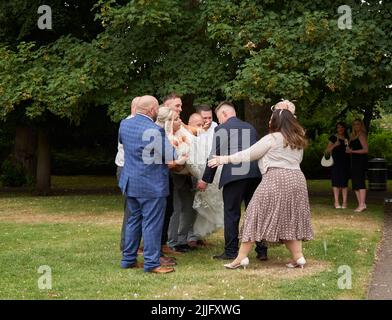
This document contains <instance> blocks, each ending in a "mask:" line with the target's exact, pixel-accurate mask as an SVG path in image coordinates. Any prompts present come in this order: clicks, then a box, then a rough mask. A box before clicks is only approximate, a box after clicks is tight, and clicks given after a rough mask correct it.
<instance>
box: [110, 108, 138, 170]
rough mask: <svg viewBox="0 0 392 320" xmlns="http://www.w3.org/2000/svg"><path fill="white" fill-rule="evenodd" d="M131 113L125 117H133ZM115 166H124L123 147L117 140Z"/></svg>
mask: <svg viewBox="0 0 392 320" xmlns="http://www.w3.org/2000/svg"><path fill="white" fill-rule="evenodd" d="M133 117H134V116H133V115H130V116H128V117H126V119H131V118H133ZM114 163H115V164H116V166H117V167H123V166H124V147H123V145H122V144H121V143H120V142H119V143H118V145H117V155H116V160H115V161H114Z"/></svg>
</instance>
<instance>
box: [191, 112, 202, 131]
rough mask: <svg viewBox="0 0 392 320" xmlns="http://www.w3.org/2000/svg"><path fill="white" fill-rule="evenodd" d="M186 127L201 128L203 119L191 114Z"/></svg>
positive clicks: (196, 114) (198, 115)
mask: <svg viewBox="0 0 392 320" xmlns="http://www.w3.org/2000/svg"><path fill="white" fill-rule="evenodd" d="M188 125H190V126H191V127H195V128H203V126H204V120H203V117H202V116H201V115H200V114H198V113H193V114H191V116H190V117H189V121H188Z"/></svg>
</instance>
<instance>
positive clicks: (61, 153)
mask: <svg viewBox="0 0 392 320" xmlns="http://www.w3.org/2000/svg"><path fill="white" fill-rule="evenodd" d="M115 156H116V153H109V152H107V151H106V150H102V149H87V148H86V149H73V150H72V149H68V150H58V151H54V152H53V153H52V174H54V175H83V174H87V175H110V174H111V175H114V174H115V172H116V165H115V163H114V158H115Z"/></svg>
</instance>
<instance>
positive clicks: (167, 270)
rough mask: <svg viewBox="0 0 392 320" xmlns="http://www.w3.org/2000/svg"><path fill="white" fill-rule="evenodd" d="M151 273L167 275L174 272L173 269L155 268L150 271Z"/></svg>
mask: <svg viewBox="0 0 392 320" xmlns="http://www.w3.org/2000/svg"><path fill="white" fill-rule="evenodd" d="M150 272H151V273H169V272H174V268H167V267H157V268H155V269H152V270H151V271H150Z"/></svg>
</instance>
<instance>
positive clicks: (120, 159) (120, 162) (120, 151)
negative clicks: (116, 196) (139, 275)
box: [114, 97, 140, 252]
mask: <svg viewBox="0 0 392 320" xmlns="http://www.w3.org/2000/svg"><path fill="white" fill-rule="evenodd" d="M139 99H140V97H135V98H134V99H133V100H132V102H131V114H130V115H129V116H128V117H127V118H126V119H130V118H133V117H134V116H135V114H136V107H137V103H138V101H139ZM114 162H115V164H116V166H117V173H116V176H117V182H118V181H119V180H120V176H121V171H122V169H123V167H124V147H123V145H122V144H121V143H120V142H118V146H117V155H116V159H115V161H114ZM126 203H127V202H126V200H124V218H123V224H122V228H121V242H120V250H121V252H122V251H123V249H124V237H125V226H126V223H127V220H128V216H129V213H130V212H129V210H128V208H127V205H126Z"/></svg>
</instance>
